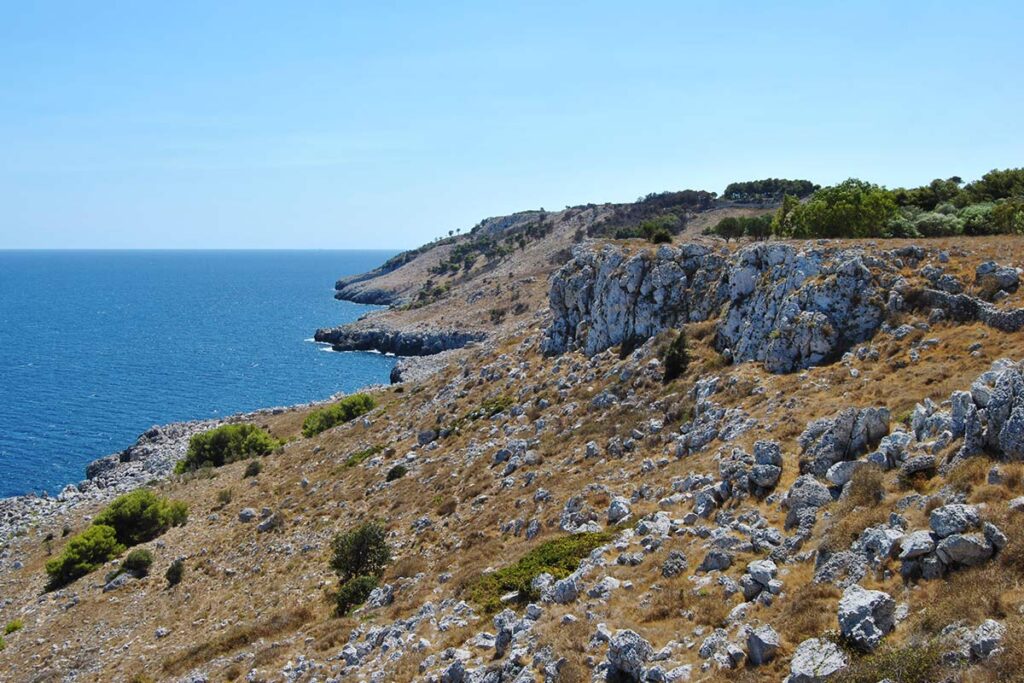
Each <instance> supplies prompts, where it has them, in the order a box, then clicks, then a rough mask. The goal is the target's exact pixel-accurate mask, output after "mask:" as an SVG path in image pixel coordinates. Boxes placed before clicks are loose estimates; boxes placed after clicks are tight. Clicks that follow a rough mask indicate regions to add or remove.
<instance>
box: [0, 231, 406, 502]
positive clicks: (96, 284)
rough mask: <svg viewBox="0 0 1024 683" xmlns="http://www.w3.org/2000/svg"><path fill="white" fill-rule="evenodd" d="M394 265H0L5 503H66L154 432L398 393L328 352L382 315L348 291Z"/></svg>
mask: <svg viewBox="0 0 1024 683" xmlns="http://www.w3.org/2000/svg"><path fill="white" fill-rule="evenodd" d="M392 253H393V252H383V251H309V252H302V251H298V252H295V251H293V252H254V251H249V252H244V251H238V252H223V251H221V252H166V251H163V252H140V251H136V252H131V251H129V252H0V496H9V495H15V494H19V493H26V492H30V491H42V490H46V491H49V492H50V493H56V492H57V491H59V490H60V488H61V487H62V486H63V485H64V484H67V483H69V482H75V481H78V480H80V479H82V478H84V476H85V474H84V468H85V465H86V463H87V462H89V461H90V460H92V459H94V458H97V457H99V456H102V455H106V454H108V453H113V452H116V451H118V450H121V449H122V448H125V447H126V446H128V445H129V444H131V443H132V442H134V440H135V438H136V437H137V436H138V435H139V434H140V433H141V432H143V431H145V430H146V429H147V428H149V427H150V426H151V425H154V424H160V423H165V422H173V421H179V420H189V419H198V418H206V417H213V416H219V415H228V414H231V413H236V412H239V411H246V410H252V409H255V408H261V407H268V406H277V405H286V404H291V403H300V402H305V401H310V400H315V399H323V398H326V397H328V396H330V395H331V394H333V393H335V392H338V391H352V390H355V389H357V388H359V387H361V386H364V385H366V384H370V383H377V382H387V378H388V373H389V372H390V370H391V367H392V365H393V364H394V359H392V358H387V357H385V356H381V355H378V354H372V353H333V352H324V350H323V349H324V347H322V346H320V345H317V344H314V343H312V342H311V341H309V339H310V338H311V337H312V336H313V332H314V330H315V329H316V328H317V327H324V326H329V325H336V324H340V323H343V322H349V321H352V320H355V319H356V318H358V317H359V316H360V315H361V314H363V313H364V312H366V311H367V310H370V307H368V306H360V305H357V304H351V303H347V302H339V301H336V300H334V299H333V298H332V294H333V285H334V281H335V280H336V279H337V278H338V276H340V275H345V274H350V273H357V272H363V271H365V270H368V269H370V268H373V267H374V266H376V265H379V264H380V263H381V262H383V261H384V260H385V259H386V258H387V257H389V256H390V255H391V254H392Z"/></svg>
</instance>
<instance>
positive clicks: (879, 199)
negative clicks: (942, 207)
mask: <svg viewBox="0 0 1024 683" xmlns="http://www.w3.org/2000/svg"><path fill="white" fill-rule="evenodd" d="M895 215H896V202H895V200H894V199H893V197H892V193H891V192H889V191H888V190H886V189H885V188H882V187H879V186H878V185H873V184H871V183H868V182H864V181H863V180H857V179H856V178H850V179H849V180H845V181H843V182H842V183H839V184H838V185H832V186H829V187H824V188H822V189H820V190H818V191H817V192H815V193H814V195H813V196H811V198H810V199H809V200H808V201H807V202H805V203H800V202H799V201H798V200H797V199H796V198H795V197H792V196H786V197H785V199H784V200H783V204H782V207H781V208H780V209H779V212H778V213H777V214H776V215H775V220H774V221H773V222H772V232H773V233H774V234H775V235H777V236H779V237H793V238H798V239H807V238H813V237H882V236H885V234H886V225H887V224H888V222H889V219H891V218H892V217H893V216H895Z"/></svg>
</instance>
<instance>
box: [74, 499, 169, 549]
mask: <svg viewBox="0 0 1024 683" xmlns="http://www.w3.org/2000/svg"><path fill="white" fill-rule="evenodd" d="M187 520H188V506H186V505H185V504H184V503H182V502H180V501H170V500H167V499H166V498H161V497H160V496H158V495H156V494H155V493H153V491H151V490H150V489H138V490H135V491H132V492H131V493H126V494H124V495H123V496H120V497H118V498H115V499H114V501H113V502H111V503H110V505H108V506H107V507H106V508H105V509H104V510H103V511H102V512H100V513H99V514H98V515H96V517H95V518H94V519H93V524H94V525H103V526H108V527H110V528H112V529H113V530H114V533H115V534H116V536H117V542H118V543H119V544H121V545H124V546H133V545H138V544H139V543H145V542H146V541H149V540H152V539H154V538H156V537H157V536H159V535H161V534H162V533H164V532H165V531H167V530H168V529H170V528H171V527H172V526H181V525H182V524H184V523H185V522H186V521H187Z"/></svg>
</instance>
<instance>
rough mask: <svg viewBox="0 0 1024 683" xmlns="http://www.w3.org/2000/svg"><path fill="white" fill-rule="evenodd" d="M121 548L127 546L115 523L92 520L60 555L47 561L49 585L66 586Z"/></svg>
mask: <svg viewBox="0 0 1024 683" xmlns="http://www.w3.org/2000/svg"><path fill="white" fill-rule="evenodd" d="M122 552H124V546H123V545H121V544H120V543H118V541H117V534H116V533H115V532H114V529H113V528H112V527H109V526H106V525H103V524H93V525H92V526H91V527H89V528H88V529H86V530H85V531H83V532H82V533H80V534H78V535H77V536H73V537H72V538H71V540H70V541H68V544H67V545H66V546H65V547H64V552H62V553H61V554H60V556H59V557H55V558H54V559H52V560H50V561H49V562H47V563H46V573H47V574H49V576H50V582H49V584H48V585H47V589H48V590H53V589H55V588H60V587H61V586H66V585H67V584H69V583H71V582H72V581H74V580H75V579H77V578H79V577H82V576H85V575H86V574H88V573H89V572H91V571H92V570H94V569H96V568H97V567H99V566H100V565H101V564H103V563H104V562H106V561H107V560H110V559H112V558H114V557H116V556H117V555H119V554H120V553H122Z"/></svg>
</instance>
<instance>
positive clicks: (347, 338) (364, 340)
mask: <svg viewBox="0 0 1024 683" xmlns="http://www.w3.org/2000/svg"><path fill="white" fill-rule="evenodd" d="M313 338H314V339H315V340H316V341H318V342H321V343H326V344H330V345H331V346H332V348H333V349H334V350H335V351H377V352H379V353H391V354H394V355H396V356H429V355H433V354H436V353H441V352H442V351H450V350H452V349H461V348H462V347H464V346H466V345H468V344H470V343H472V342H478V341H482V340H483V339H484V338H485V335H484V334H483V333H480V332H466V331H462V330H396V329H388V328H385V327H359V326H357V325H343V326H341V327H334V328H330V329H319V330H317V331H316V334H315V335H314V336H313Z"/></svg>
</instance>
